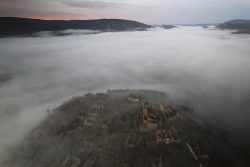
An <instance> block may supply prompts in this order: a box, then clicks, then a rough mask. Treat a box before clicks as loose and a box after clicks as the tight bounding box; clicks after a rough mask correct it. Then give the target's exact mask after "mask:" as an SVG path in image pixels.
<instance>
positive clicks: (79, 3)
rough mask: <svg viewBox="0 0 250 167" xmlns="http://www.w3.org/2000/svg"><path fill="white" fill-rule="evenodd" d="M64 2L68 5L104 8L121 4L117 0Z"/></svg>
mask: <svg viewBox="0 0 250 167" xmlns="http://www.w3.org/2000/svg"><path fill="white" fill-rule="evenodd" d="M64 3H65V4H66V5H68V6H72V7H81V8H94V9H102V8H113V7H118V6H119V5H121V4H120V3H117V2H110V1H97V0H94V1H93V0H65V1H64Z"/></svg>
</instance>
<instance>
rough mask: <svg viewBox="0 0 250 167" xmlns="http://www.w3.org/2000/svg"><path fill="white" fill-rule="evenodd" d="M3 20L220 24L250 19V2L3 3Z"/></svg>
mask: <svg viewBox="0 0 250 167" xmlns="http://www.w3.org/2000/svg"><path fill="white" fill-rule="evenodd" d="M0 16H2V17H3V16H15V17H28V18H40V19H66V20H69V19H98V18H121V19H132V20H138V21H141V22H144V23H148V24H177V23H183V24H188V23H190V24H192V23H219V22H224V21H227V20H232V19H238V18H241V19H250V0H50V1H43V0H0Z"/></svg>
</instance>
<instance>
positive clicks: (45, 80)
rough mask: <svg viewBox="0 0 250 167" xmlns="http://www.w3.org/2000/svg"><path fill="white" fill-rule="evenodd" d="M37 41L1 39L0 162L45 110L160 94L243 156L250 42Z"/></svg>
mask: <svg viewBox="0 0 250 167" xmlns="http://www.w3.org/2000/svg"><path fill="white" fill-rule="evenodd" d="M70 32H71V33H72V31H70ZM40 35H42V36H41V37H35V38H32V37H26V38H22V37H20V38H1V39H0V157H1V155H3V154H4V153H5V151H6V149H8V146H13V145H15V144H16V143H18V142H19V141H20V140H21V139H22V137H23V136H25V134H26V133H28V132H29V130H31V129H32V128H33V127H35V126H36V125H37V124H38V123H39V121H41V120H42V119H43V118H44V117H45V116H46V112H45V111H46V109H51V108H54V107H56V106H58V105H60V104H61V103H62V102H63V101H65V100H67V99H69V98H71V97H72V96H75V95H83V94H84V93H87V92H98V91H101V92H104V91H106V90H107V89H152V90H159V91H164V92H166V93H167V94H168V95H169V97H170V98H171V99H172V100H173V101H175V102H176V103H179V104H184V105H187V106H189V107H192V108H193V109H194V112H195V114H196V115H197V117H198V118H200V119H201V120H202V121H203V123H204V124H205V125H207V126H210V127H212V128H214V129H216V130H219V131H220V132H222V133H223V134H224V135H225V136H226V137H227V138H228V140H230V141H232V142H233V143H235V144H236V145H241V146H244V147H245V148H250V142H249V141H250V131H249V128H250V123H249V122H250V47H249V46H250V35H236V34H231V33H230V32H229V31H221V30H216V29H213V28H208V29H204V28H201V27H179V28H175V29H172V30H162V29H152V30H150V31H139V32H113V33H112V32H106V33H98V34H87V35H86V34H81V33H80V32H79V31H77V33H76V34H74V33H73V34H72V35H69V36H57V37H55V36H49V35H46V33H41V34H40Z"/></svg>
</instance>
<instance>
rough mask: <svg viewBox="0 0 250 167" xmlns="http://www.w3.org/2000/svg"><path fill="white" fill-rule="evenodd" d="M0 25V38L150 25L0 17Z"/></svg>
mask: <svg viewBox="0 0 250 167" xmlns="http://www.w3.org/2000/svg"><path fill="white" fill-rule="evenodd" d="M0 25H1V26H0V36H15V35H31V34H34V33H37V32H41V31H63V30H67V29H75V30H84V29H85V30H86V29H88V30H110V31H126V30H135V29H141V30H144V29H147V28H151V26H150V25H146V24H143V23H140V22H137V21H131V20H122V19H98V20H40V19H29V18H16V17H0Z"/></svg>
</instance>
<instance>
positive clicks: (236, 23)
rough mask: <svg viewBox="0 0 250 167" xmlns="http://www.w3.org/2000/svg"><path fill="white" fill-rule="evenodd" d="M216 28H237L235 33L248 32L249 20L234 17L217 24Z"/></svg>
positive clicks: (249, 29)
mask: <svg viewBox="0 0 250 167" xmlns="http://www.w3.org/2000/svg"><path fill="white" fill-rule="evenodd" d="M217 28H220V29H230V30H238V31H237V32H236V33H248V34H250V20H242V19H236V20H231V21H227V22H225V23H222V24H219V25H218V26H217Z"/></svg>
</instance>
